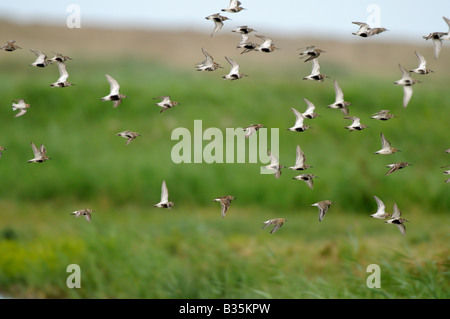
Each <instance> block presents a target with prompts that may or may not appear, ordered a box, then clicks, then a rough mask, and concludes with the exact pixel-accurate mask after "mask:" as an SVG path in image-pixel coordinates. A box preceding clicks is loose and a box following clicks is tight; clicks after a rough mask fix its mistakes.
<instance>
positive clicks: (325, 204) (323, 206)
mask: <svg viewBox="0 0 450 319" xmlns="http://www.w3.org/2000/svg"><path fill="white" fill-rule="evenodd" d="M331 204H333V202H332V201H331V200H323V201H320V202H317V203H314V204H311V206H317V207H318V208H319V222H321V221H322V219H323V218H324V217H325V214H326V213H327V211H328V208H330V206H331Z"/></svg>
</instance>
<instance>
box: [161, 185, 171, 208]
mask: <svg viewBox="0 0 450 319" xmlns="http://www.w3.org/2000/svg"><path fill="white" fill-rule="evenodd" d="M168 201H169V191H168V190H167V185H166V181H165V180H164V181H163V182H162V186H161V202H163V203H165V202H168Z"/></svg>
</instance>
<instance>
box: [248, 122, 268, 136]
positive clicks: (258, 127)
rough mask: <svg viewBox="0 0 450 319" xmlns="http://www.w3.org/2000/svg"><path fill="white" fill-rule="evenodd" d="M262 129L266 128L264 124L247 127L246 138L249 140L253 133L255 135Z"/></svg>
mask: <svg viewBox="0 0 450 319" xmlns="http://www.w3.org/2000/svg"><path fill="white" fill-rule="evenodd" d="M262 127H264V125H263V124H252V125H250V126H247V127H246V128H244V131H245V137H246V138H249V137H250V136H251V135H252V134H253V133H255V132H256V131H257V130H259V129H260V128H262Z"/></svg>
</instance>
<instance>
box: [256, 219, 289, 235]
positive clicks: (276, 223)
mask: <svg viewBox="0 0 450 319" xmlns="http://www.w3.org/2000/svg"><path fill="white" fill-rule="evenodd" d="M286 221H287V220H286V218H274V219H269V220H266V221H265V222H263V224H264V226H263V227H262V229H264V228H266V227H267V226H269V225H274V227H273V228H272V230H271V231H270V233H271V234H272V233H274V232H276V231H277V230H278V229H280V227H281V226H283V224H284V223H285V222H286Z"/></svg>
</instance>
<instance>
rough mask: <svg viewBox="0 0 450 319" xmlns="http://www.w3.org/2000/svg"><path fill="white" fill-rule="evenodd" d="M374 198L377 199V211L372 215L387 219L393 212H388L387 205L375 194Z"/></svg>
mask: <svg viewBox="0 0 450 319" xmlns="http://www.w3.org/2000/svg"><path fill="white" fill-rule="evenodd" d="M373 198H375V201H376V202H377V211H376V213H375V214H372V215H370V217H373V218H377V219H386V218H389V217H391V214H389V213H386V206H385V205H384V203H383V201H382V200H381V199H379V198H378V197H377V196H375V195H373Z"/></svg>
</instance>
